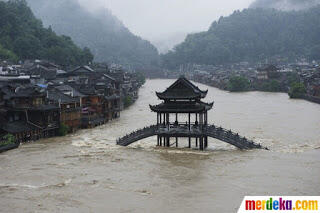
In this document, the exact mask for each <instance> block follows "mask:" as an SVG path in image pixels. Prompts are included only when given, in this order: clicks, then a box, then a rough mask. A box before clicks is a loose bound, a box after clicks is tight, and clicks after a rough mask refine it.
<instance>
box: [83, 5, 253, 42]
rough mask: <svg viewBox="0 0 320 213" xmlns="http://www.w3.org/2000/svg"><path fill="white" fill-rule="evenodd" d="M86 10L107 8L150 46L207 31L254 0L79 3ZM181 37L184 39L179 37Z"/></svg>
mask: <svg viewBox="0 0 320 213" xmlns="http://www.w3.org/2000/svg"><path fill="white" fill-rule="evenodd" d="M79 1H80V3H82V4H83V5H85V6H86V7H88V8H90V9H91V10H92V9H96V8H99V7H107V8H109V9H110V10H111V11H112V13H113V14H114V15H115V16H117V17H118V18H119V19H120V20H121V21H122V22H123V23H124V24H125V25H126V26H127V27H128V28H129V29H130V31H131V32H133V33H135V34H136V35H139V36H141V37H143V38H145V39H148V40H150V41H151V42H153V43H157V42H159V41H162V40H163V39H166V38H170V39H172V40H179V38H174V36H175V35H177V37H181V35H184V34H186V33H190V32H198V31H203V30H207V29H208V27H209V26H210V24H211V23H212V21H214V20H216V19H217V18H219V17H220V16H226V15H229V14H230V13H232V12H233V11H234V10H237V9H243V8H246V7H248V6H249V5H250V3H252V2H253V0H79ZM182 37H183V36H182Z"/></svg>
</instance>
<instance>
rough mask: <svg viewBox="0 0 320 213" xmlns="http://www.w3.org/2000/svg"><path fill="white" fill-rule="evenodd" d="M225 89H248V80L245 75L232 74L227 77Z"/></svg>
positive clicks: (240, 90) (235, 90)
mask: <svg viewBox="0 0 320 213" xmlns="http://www.w3.org/2000/svg"><path fill="white" fill-rule="evenodd" d="M227 89H228V90H229V91H231V92H243V91H248V90H249V89H250V82H249V80H248V79H247V78H245V77H241V76H233V77H231V78H230V79H229V82H228V84H227Z"/></svg>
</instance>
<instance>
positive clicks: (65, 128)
mask: <svg viewBox="0 0 320 213" xmlns="http://www.w3.org/2000/svg"><path fill="white" fill-rule="evenodd" d="M69 129H70V128H69V126H67V125H65V124H64V123H61V124H60V127H59V130H58V135H59V136H66V135H67V134H68V132H69Z"/></svg>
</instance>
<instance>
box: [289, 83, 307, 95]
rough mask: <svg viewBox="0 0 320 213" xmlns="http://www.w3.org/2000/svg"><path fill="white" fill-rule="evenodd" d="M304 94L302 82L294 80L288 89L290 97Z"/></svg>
mask: <svg viewBox="0 0 320 213" xmlns="http://www.w3.org/2000/svg"><path fill="white" fill-rule="evenodd" d="M305 94H306V88H305V86H304V84H303V83H299V82H295V83H293V84H292V85H291V87H290V90H289V96H290V98H303V97H304V96H305Z"/></svg>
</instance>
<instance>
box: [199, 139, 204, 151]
mask: <svg viewBox="0 0 320 213" xmlns="http://www.w3.org/2000/svg"><path fill="white" fill-rule="evenodd" d="M199 149H200V150H201V151H203V150H204V149H203V137H202V136H201V137H200V147H199Z"/></svg>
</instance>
